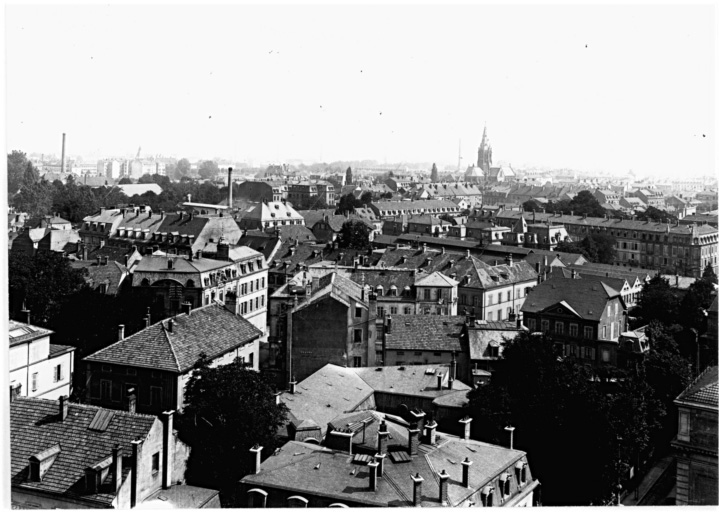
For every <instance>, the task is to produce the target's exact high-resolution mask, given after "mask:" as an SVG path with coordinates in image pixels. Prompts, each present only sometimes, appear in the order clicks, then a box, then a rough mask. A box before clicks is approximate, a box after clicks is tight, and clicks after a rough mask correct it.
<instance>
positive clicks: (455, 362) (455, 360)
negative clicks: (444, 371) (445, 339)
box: [449, 350, 457, 380]
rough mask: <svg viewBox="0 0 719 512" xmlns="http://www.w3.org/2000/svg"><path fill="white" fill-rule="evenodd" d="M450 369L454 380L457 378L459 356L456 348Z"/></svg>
mask: <svg viewBox="0 0 719 512" xmlns="http://www.w3.org/2000/svg"><path fill="white" fill-rule="evenodd" d="M450 370H451V373H450V374H449V375H450V378H451V379H452V380H457V357H456V353H455V351H454V350H453V351H452V366H450Z"/></svg>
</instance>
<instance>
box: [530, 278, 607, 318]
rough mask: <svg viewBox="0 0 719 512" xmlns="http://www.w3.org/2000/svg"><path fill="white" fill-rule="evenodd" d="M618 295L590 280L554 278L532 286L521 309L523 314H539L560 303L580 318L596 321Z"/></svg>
mask: <svg viewBox="0 0 719 512" xmlns="http://www.w3.org/2000/svg"><path fill="white" fill-rule="evenodd" d="M617 296H619V292H618V291H617V290H614V289H612V288H610V287H609V286H607V285H606V284H604V283H602V282H597V281H595V280H590V279H565V278H564V277H555V278H553V279H548V280H546V281H544V282H542V283H540V284H538V285H537V286H535V287H534V288H533V289H532V291H531V293H530V294H529V295H527V298H526V299H525V301H524V304H523V305H522V312H523V313H540V312H542V311H544V310H545V309H546V308H548V307H550V306H554V305H555V304H558V303H560V302H564V303H565V304H566V305H568V306H569V307H571V308H572V309H573V310H574V311H576V312H577V314H579V315H580V317H581V318H585V319H588V320H594V321H599V320H600V319H601V317H602V313H603V312H604V310H605V308H606V306H607V302H608V301H609V300H610V299H612V298H614V297H617Z"/></svg>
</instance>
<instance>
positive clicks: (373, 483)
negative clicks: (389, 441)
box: [367, 461, 379, 492]
mask: <svg viewBox="0 0 719 512" xmlns="http://www.w3.org/2000/svg"><path fill="white" fill-rule="evenodd" d="M378 466H379V463H378V462H375V461H372V462H370V463H369V464H367V467H368V468H369V490H370V491H372V492H376V491H377V467H378Z"/></svg>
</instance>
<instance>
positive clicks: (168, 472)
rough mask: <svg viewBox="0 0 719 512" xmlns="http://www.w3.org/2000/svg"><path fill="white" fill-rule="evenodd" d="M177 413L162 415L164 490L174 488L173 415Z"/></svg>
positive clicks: (171, 412) (164, 413)
mask: <svg viewBox="0 0 719 512" xmlns="http://www.w3.org/2000/svg"><path fill="white" fill-rule="evenodd" d="M174 414H175V411H165V412H163V413H162V488H163V489H169V488H170V486H172V463H173V460H172V459H173V456H174V454H175V450H174V446H173V445H174V443H173V441H174V439H175V436H174V433H173V428H172V427H173V415H174Z"/></svg>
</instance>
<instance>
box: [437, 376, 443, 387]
mask: <svg viewBox="0 0 719 512" xmlns="http://www.w3.org/2000/svg"><path fill="white" fill-rule="evenodd" d="M443 377H444V375H442V374H441V373H438V374H437V389H438V390H439V391H442V378H443Z"/></svg>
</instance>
